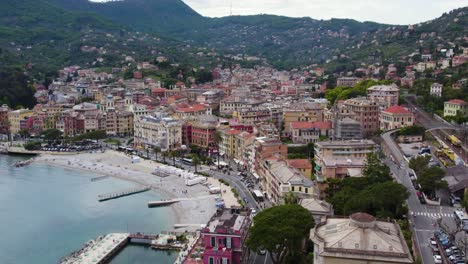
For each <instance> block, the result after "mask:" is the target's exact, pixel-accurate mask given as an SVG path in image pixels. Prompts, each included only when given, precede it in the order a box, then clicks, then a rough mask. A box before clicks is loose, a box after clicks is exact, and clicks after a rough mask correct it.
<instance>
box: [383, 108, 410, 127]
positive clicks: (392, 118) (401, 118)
mask: <svg viewBox="0 0 468 264" xmlns="http://www.w3.org/2000/svg"><path fill="white" fill-rule="evenodd" d="M412 125H414V114H413V113H412V112H410V111H408V109H406V108H404V107H402V106H399V105H394V106H391V107H389V108H387V109H385V110H384V111H382V112H381V113H380V129H382V130H392V129H397V128H402V127H407V126H412Z"/></svg>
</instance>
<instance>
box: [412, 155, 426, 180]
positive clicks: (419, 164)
mask: <svg viewBox="0 0 468 264" xmlns="http://www.w3.org/2000/svg"><path fill="white" fill-rule="evenodd" d="M430 160H431V156H429V155H424V156H417V157H414V158H412V159H410V161H409V167H410V168H411V169H413V170H414V172H415V173H416V175H418V176H419V175H421V174H422V172H423V171H425V170H427V169H428V166H429V161H430Z"/></svg>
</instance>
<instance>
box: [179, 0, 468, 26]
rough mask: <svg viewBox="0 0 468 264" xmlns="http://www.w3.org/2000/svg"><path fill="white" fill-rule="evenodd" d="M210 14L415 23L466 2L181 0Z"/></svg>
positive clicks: (427, 0) (210, 15) (462, 0)
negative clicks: (268, 15)
mask: <svg viewBox="0 0 468 264" xmlns="http://www.w3.org/2000/svg"><path fill="white" fill-rule="evenodd" d="M183 1H184V2H185V3H186V4H188V5H189V6H190V7H192V8H193V9H194V10H195V11H197V12H198V13H200V14H202V15H204V16H209V17H222V16H228V15H229V14H230V5H231V2H232V14H233V15H255V14H273V15H283V16H290V17H306V16H308V17H312V18H314V19H330V18H352V19H356V20H358V21H374V22H379V23H386V24H400V25H407V24H416V23H419V22H425V21H428V20H431V19H434V18H437V17H440V16H441V15H442V14H443V13H444V12H448V11H450V10H452V9H455V8H459V7H463V6H468V0H183Z"/></svg>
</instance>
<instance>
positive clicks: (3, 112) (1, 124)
mask: <svg viewBox="0 0 468 264" xmlns="http://www.w3.org/2000/svg"><path fill="white" fill-rule="evenodd" d="M9 111H10V109H9V108H8V106H7V105H2V106H1V107H0V134H8V133H9V131H10V125H9V124H10V122H9V121H8V112H9Z"/></svg>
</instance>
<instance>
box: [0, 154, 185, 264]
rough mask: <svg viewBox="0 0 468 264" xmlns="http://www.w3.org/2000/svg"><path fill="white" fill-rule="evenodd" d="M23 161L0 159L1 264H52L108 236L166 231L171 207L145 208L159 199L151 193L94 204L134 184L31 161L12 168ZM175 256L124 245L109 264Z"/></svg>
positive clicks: (170, 260)
mask: <svg viewBox="0 0 468 264" xmlns="http://www.w3.org/2000/svg"><path fill="white" fill-rule="evenodd" d="M27 158H28V157H21V156H8V155H0V226H1V227H2V228H1V233H0V235H1V239H0V263H2V264H26V263H28V264H30V263H37V264H42V263H44V264H51V263H58V262H59V260H60V259H61V258H62V257H64V256H66V255H68V254H69V253H71V252H72V251H75V250H78V249H80V248H81V247H82V245H83V244H85V243H86V242H87V241H89V240H91V239H95V238H97V237H98V236H100V235H105V234H108V233H113V232H116V233H117V232H144V233H152V234H157V233H159V232H160V231H163V230H170V229H171V225H172V224H174V223H173V219H174V213H173V211H172V210H171V209H170V208H148V207H147V202H148V201H151V200H157V199H161V198H164V197H162V196H161V195H158V194H157V193H155V192H153V191H149V192H145V193H140V194H135V195H131V196H127V197H123V198H120V199H115V200H109V201H106V202H99V201H98V199H97V197H98V195H100V194H105V193H109V192H114V191H119V190H125V189H129V188H132V187H134V186H135V184H134V183H132V182H127V181H123V180H119V179H114V178H105V179H102V180H99V181H91V178H93V177H99V175H96V174H92V173H84V172H82V171H78V170H72V169H65V168H61V167H55V166H50V165H45V164H39V163H32V164H30V165H28V166H25V167H21V168H16V167H14V166H12V164H14V163H15V162H16V161H19V160H25V159H27ZM176 258H177V252H170V251H169V252H168V251H157V250H153V249H150V248H148V247H144V246H135V245H131V246H127V247H126V248H125V249H123V250H122V251H121V252H120V253H119V254H118V255H117V256H116V257H115V258H113V259H112V260H111V262H110V263H112V264H130V263H131V264H133V263H138V264H146V263H162V264H165V263H174V261H175V259H176Z"/></svg>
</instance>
